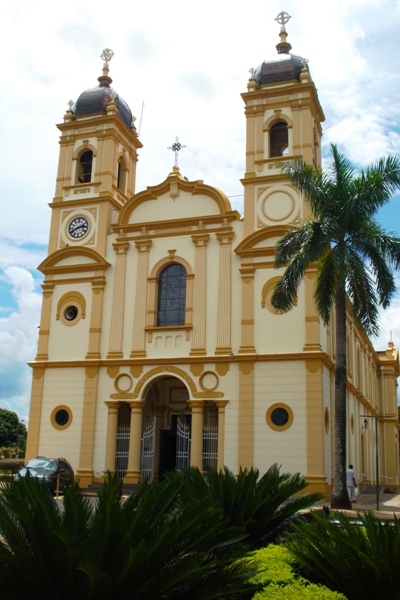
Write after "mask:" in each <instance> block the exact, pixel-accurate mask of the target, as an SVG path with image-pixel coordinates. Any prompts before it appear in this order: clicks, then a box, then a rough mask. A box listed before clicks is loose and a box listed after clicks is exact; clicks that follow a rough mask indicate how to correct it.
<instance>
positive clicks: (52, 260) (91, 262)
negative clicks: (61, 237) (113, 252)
mask: <svg viewBox="0 0 400 600" xmlns="http://www.w3.org/2000/svg"><path fill="white" fill-rule="evenodd" d="M109 266H110V263H109V262H107V261H106V260H105V258H103V256H101V255H100V254H99V253H98V252H96V251H95V250H92V249H91V248H82V247H68V248H61V250H56V252H53V253H52V254H50V256H48V257H47V258H46V259H45V260H44V261H43V262H42V263H41V264H40V265H39V266H38V269H39V271H41V272H42V273H43V274H44V275H56V274H62V273H71V272H78V271H79V272H81V271H105V269H107V268H108V267H109Z"/></svg>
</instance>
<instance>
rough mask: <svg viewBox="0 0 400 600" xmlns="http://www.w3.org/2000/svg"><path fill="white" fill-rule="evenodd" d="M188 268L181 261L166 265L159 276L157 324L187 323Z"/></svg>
mask: <svg viewBox="0 0 400 600" xmlns="http://www.w3.org/2000/svg"><path fill="white" fill-rule="evenodd" d="M185 305H186V269H185V267H184V266H183V265H181V264H179V263H173V264H171V265H168V266H166V267H165V268H164V269H163V270H162V271H161V273H160V276H159V278H158V305H157V325H158V327H166V326H168V325H184V324H185Z"/></svg>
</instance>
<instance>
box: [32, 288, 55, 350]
mask: <svg viewBox="0 0 400 600" xmlns="http://www.w3.org/2000/svg"><path fill="white" fill-rule="evenodd" d="M54 285H55V283H54V281H45V282H44V283H43V285H42V289H43V302H42V314H41V317H40V329H39V342H38V351H37V355H36V358H35V360H48V359H49V355H48V348H49V333H50V317H51V305H52V298H53V290H54Z"/></svg>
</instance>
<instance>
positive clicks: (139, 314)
mask: <svg viewBox="0 0 400 600" xmlns="http://www.w3.org/2000/svg"><path fill="white" fill-rule="evenodd" d="M135 246H136V249H137V251H138V264H137V271H136V292H135V313H134V319H133V339H132V351H131V358H133V357H137V356H146V329H145V327H146V311H147V276H148V268H149V250H150V246H151V240H148V239H147V240H140V241H135ZM152 325H154V323H152Z"/></svg>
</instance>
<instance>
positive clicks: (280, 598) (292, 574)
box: [245, 544, 346, 600]
mask: <svg viewBox="0 0 400 600" xmlns="http://www.w3.org/2000/svg"><path fill="white" fill-rule="evenodd" d="M245 560H246V559H245ZM250 560H256V561H257V562H258V564H259V570H258V571H257V574H256V575H254V576H253V577H252V578H251V579H250V583H251V584H252V585H254V584H256V585H262V586H264V589H262V590H260V591H259V592H257V593H256V594H255V595H254V596H253V600H303V599H304V600H311V599H313V600H346V598H345V596H343V595H342V594H339V593H338V592H333V591H331V590H330V589H328V588H326V587H324V586H322V585H316V584H314V583H310V582H309V581H307V579H304V578H303V577H301V576H299V575H298V574H297V573H296V566H297V563H296V560H295V558H294V557H293V555H292V554H291V553H290V551H289V550H288V549H287V548H285V547H284V546H275V545H274V544H270V545H269V546H268V547H267V548H261V549H260V550H257V551H255V552H253V553H252V554H251V555H250Z"/></svg>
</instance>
